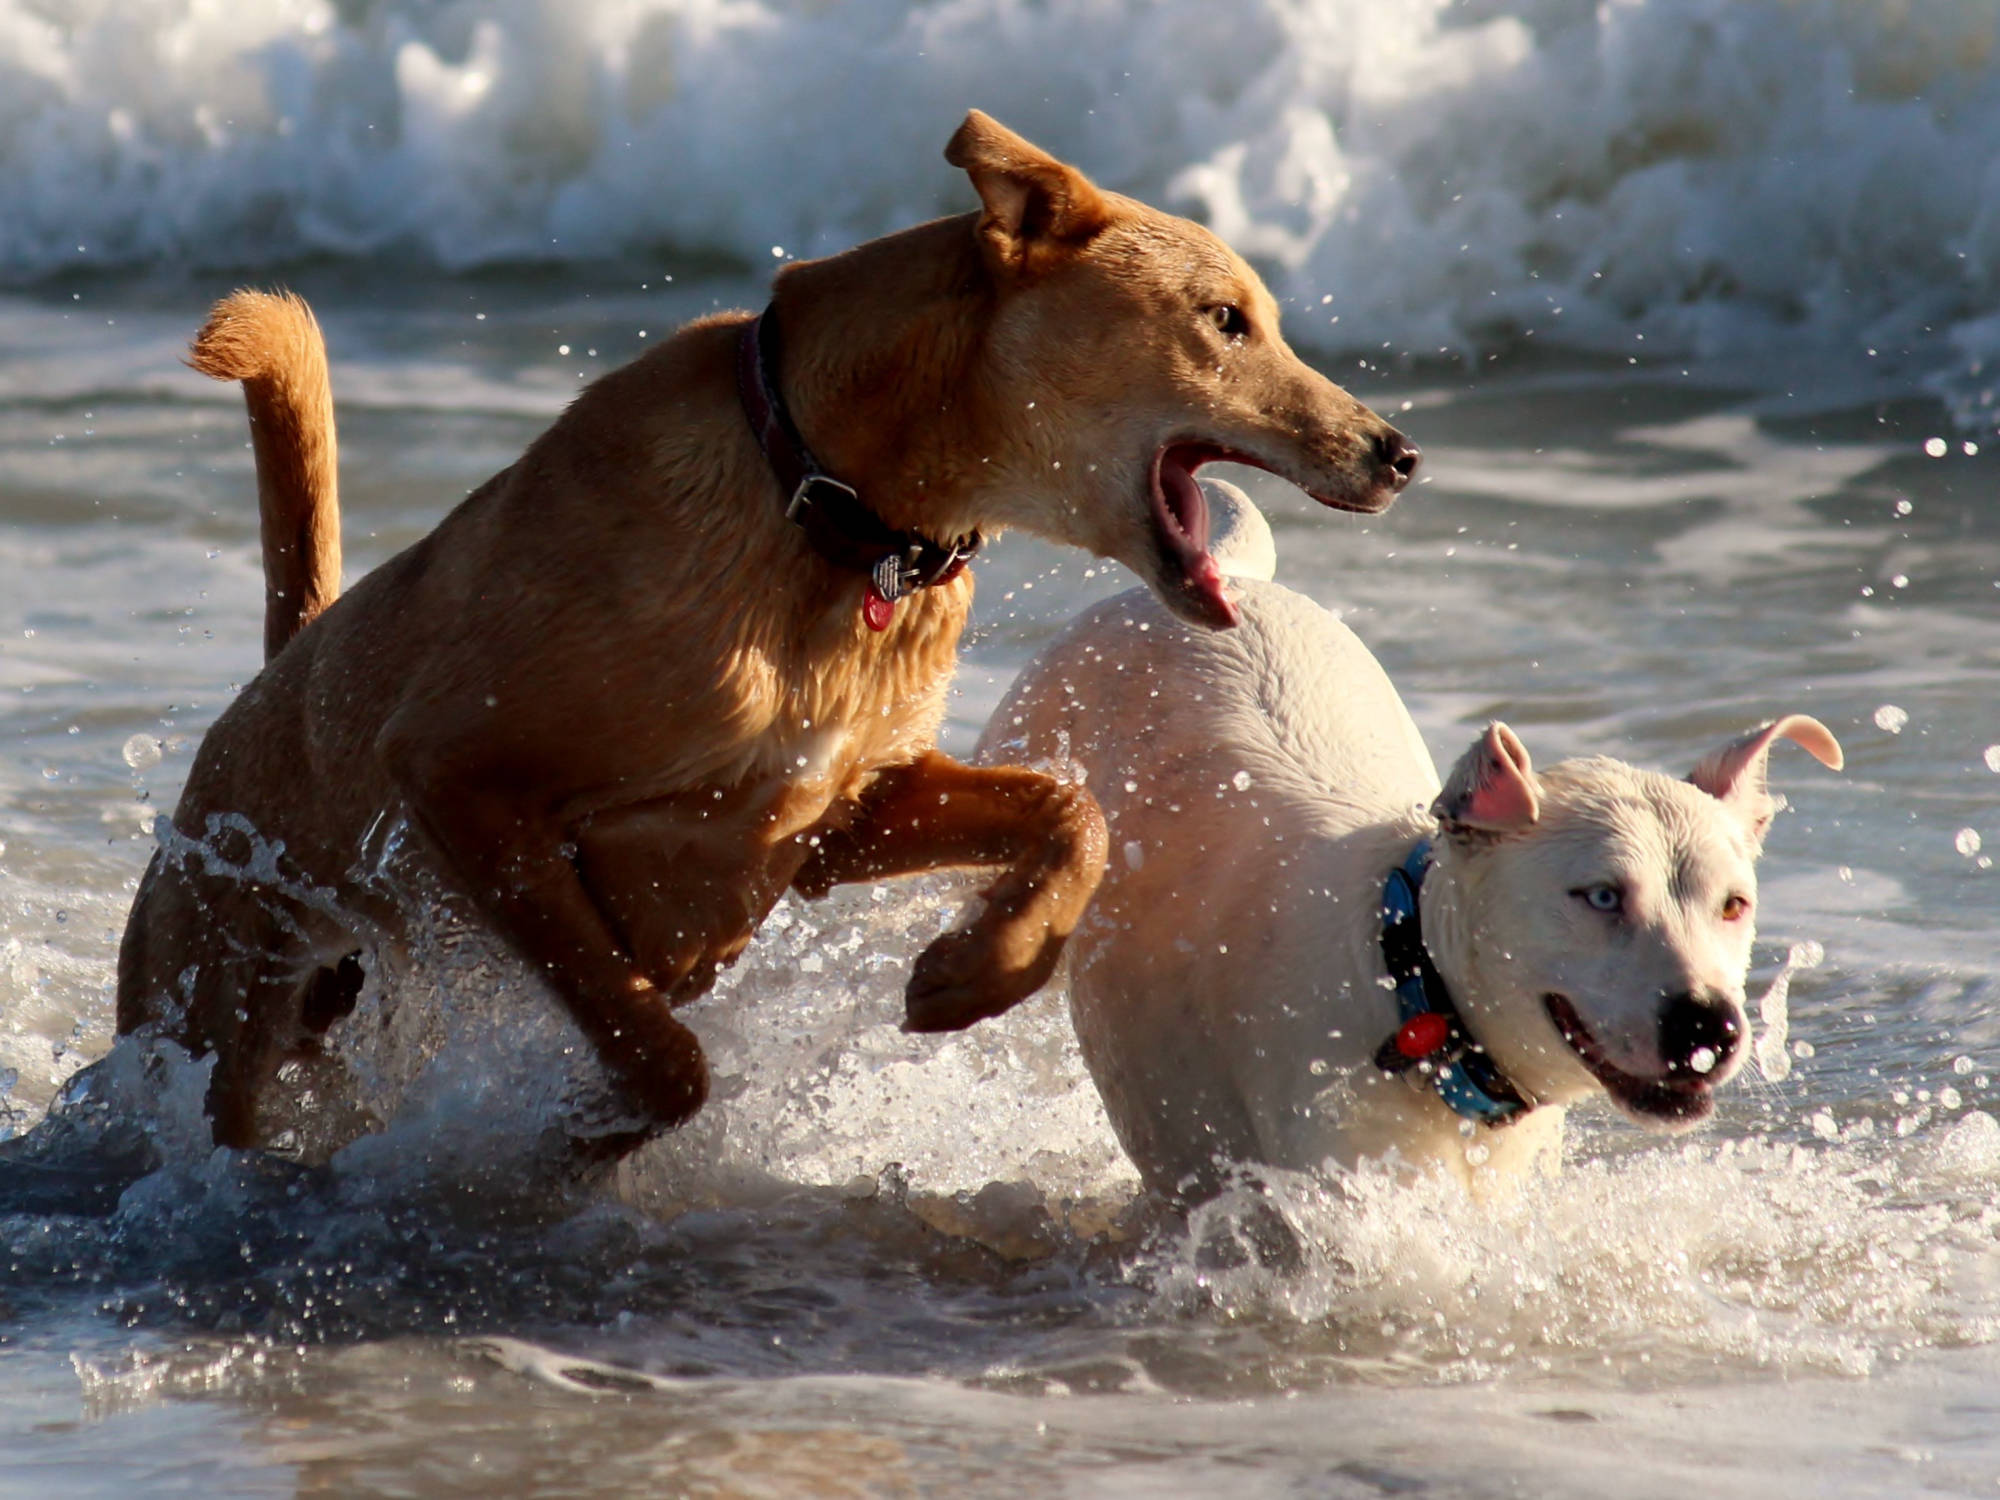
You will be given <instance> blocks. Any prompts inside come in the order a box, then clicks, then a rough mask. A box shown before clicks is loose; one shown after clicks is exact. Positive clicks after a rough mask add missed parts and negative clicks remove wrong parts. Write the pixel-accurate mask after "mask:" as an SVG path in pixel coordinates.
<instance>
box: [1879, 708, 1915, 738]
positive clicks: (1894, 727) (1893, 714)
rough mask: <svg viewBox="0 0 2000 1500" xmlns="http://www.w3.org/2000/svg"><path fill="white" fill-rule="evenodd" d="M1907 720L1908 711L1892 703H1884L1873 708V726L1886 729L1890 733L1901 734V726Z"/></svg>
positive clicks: (1907, 721) (1908, 717) (1908, 716)
mask: <svg viewBox="0 0 2000 1500" xmlns="http://www.w3.org/2000/svg"><path fill="white" fill-rule="evenodd" d="M1909 722H1910V715H1909V711H1908V710H1907V709H1901V708H1898V707H1896V705H1895V704H1893V703H1885V704H1883V705H1882V706H1881V707H1880V708H1878V709H1876V710H1875V727H1876V728H1877V729H1886V730H1888V732H1889V733H1891V734H1901V733H1902V732H1903V726H1904V725H1905V724H1907V723H1909Z"/></svg>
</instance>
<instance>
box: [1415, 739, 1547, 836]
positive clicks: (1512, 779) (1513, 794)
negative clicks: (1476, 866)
mask: <svg viewBox="0 0 2000 1500" xmlns="http://www.w3.org/2000/svg"><path fill="white" fill-rule="evenodd" d="M1431 812H1432V813H1433V814H1435V815H1436V816H1437V817H1438V818H1439V819H1440V820H1441V821H1443V822H1444V823H1446V824H1448V825H1450V826H1452V827H1454V828H1474V829H1478V830H1479V831H1480V832H1482V833H1514V832H1518V831H1519V830H1520V829H1523V828H1527V827H1530V826H1531V825H1532V824H1533V823H1534V822H1535V820H1536V819H1537V818H1539V817H1541V815H1542V797H1541V793H1540V792H1539V791H1537V790H1536V788H1535V768H1534V766H1533V765H1532V764H1531V763H1530V762H1529V760H1528V747H1527V746H1525V745H1523V744H1522V743H1521V740H1520V736H1518V735H1516V734H1515V733H1514V731H1513V730H1511V729H1509V728H1508V727H1507V726H1506V725H1505V724H1502V723H1500V722H1499V721H1498V720H1495V721H1494V722H1493V723H1491V724H1488V725H1487V726H1486V733H1485V734H1484V735H1483V736H1481V738H1480V741H1479V743H1478V744H1476V745H1474V746H1473V747H1472V748H1471V749H1470V750H1468V751H1466V752H1465V754H1464V755H1462V756H1461V757H1459V762H1458V764H1457V765H1455V766H1453V767H1452V769H1451V775H1450V776H1449V777H1448V778H1446V780H1445V784H1444V790H1443V791H1442V792H1439V793H1438V798H1437V801H1435V802H1433V803H1432V804H1431Z"/></svg>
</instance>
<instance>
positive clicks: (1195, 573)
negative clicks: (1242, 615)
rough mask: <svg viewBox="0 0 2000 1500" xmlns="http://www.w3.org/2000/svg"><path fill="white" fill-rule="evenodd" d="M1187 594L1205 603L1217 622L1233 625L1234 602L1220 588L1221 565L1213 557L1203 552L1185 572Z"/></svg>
mask: <svg viewBox="0 0 2000 1500" xmlns="http://www.w3.org/2000/svg"><path fill="white" fill-rule="evenodd" d="M1187 586H1188V592H1189V593H1191V594H1193V595H1195V596H1196V597H1197V598H1199V599H1201V600H1202V601H1203V602H1204V603H1206V604H1207V605H1208V606H1209V608H1210V609H1212V610H1213V611H1214V613H1215V616H1216V618H1217V619H1218V620H1222V621H1225V622H1227V623H1228V624H1230V625H1234V624H1235V623H1236V620H1237V614H1236V604H1235V601H1234V600H1232V599H1231V598H1230V597H1229V594H1228V593H1227V591H1225V590H1224V588H1223V587H1222V565H1221V564H1220V563H1218V562H1217V561H1216V560H1215V559H1214V557H1212V556H1211V555H1209V554H1208V553H1206V552H1204V553H1202V555H1201V556H1200V557H1199V558H1197V559H1195V561H1194V562H1193V563H1192V564H1191V565H1190V566H1189V568H1188V570H1187Z"/></svg>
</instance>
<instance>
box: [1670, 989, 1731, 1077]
mask: <svg viewBox="0 0 2000 1500" xmlns="http://www.w3.org/2000/svg"><path fill="white" fill-rule="evenodd" d="M1742 1043H1743V1023H1742V1022H1741V1021H1740V1020H1738V1019H1737V1015H1736V1007H1735V1006H1734V1005H1731V1004H1729V1003H1728V1002H1727V1001H1722V1000H1701V999H1697V998H1696V997H1695V996H1693V995H1670V996H1668V997H1667V1002H1666V1004H1664V1005H1662V1006H1661V1007H1660V1058H1661V1060H1662V1061H1663V1062H1665V1063H1666V1065H1667V1072H1668V1073H1669V1074H1670V1075H1674V1076H1679V1077H1690V1076H1691V1077H1695V1078H1705V1077H1707V1076H1708V1075H1709V1074H1711V1073H1713V1072H1715V1071H1716V1070H1717V1069H1718V1068H1720V1067H1721V1066H1722V1065H1723V1064H1724V1063H1726V1062H1728V1061H1729V1059H1730V1058H1732V1057H1734V1056H1735V1055H1736V1049H1737V1048H1738V1047H1739V1046H1741V1045H1742Z"/></svg>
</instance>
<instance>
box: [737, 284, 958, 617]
mask: <svg viewBox="0 0 2000 1500" xmlns="http://www.w3.org/2000/svg"><path fill="white" fill-rule="evenodd" d="M779 355H780V348H779V343H778V321H777V319H776V318H774V317H772V316H771V311H770V309H769V308H766V309H765V310H764V311H763V312H761V313H759V314H758V315H757V316H756V317H755V318H752V319H751V320H750V322H749V323H747V324H746V325H745V326H744V329H743V336H742V338H741V339H739V340H738V342H737V346H736V389H737V394H738V395H739V396H740V397H741V399H742V402H743V414H744V415H745V416H746V417H748V418H749V421H750V431H751V433H752V434H753V435H754V436H755V437H756V439H757V446H758V447H759V448H760V449H762V450H763V453H764V460H765V462H766V463H768V464H770V466H771V472H772V473H773V474H774V475H776V476H777V480H778V486H779V490H780V492H781V493H782V495H783V496H784V500H785V519H786V520H788V521H790V522H792V523H793V524H794V525H795V526H797V527H798V528H799V530H801V531H802V532H804V533H805V537H806V541H807V542H808V543H809V544H810V545H811V546H812V549H813V551H815V552H817V553H818V554H819V555H820V556H821V557H823V558H825V559H826V560H827V561H828V562H830V563H832V564H833V565H834V566H835V567H839V568H847V569H851V570H853V571H855V572H859V573H866V574H867V575H868V579H869V588H870V591H871V592H872V593H873V594H874V596H875V598H876V599H877V600H879V601H881V602H882V603H885V604H889V605H893V604H894V603H895V602H896V601H897V600H898V599H900V598H902V597H903V596H904V595H905V594H909V593H913V592H915V591H916V590H917V589H922V588H932V587H935V586H936V585H938V584H941V583H949V582H950V581H951V580H952V579H954V578H956V577H957V576H958V575H959V574H960V573H961V572H963V571H964V569H965V565H966V563H967V562H968V561H970V560H971V558H972V555H973V553H975V552H977V551H978V550H979V544H980V536H979V533H978V532H976V531H975V532H973V533H972V535H971V536H969V537H961V538H959V539H958V540H956V541H953V542H948V543H947V542H936V541H933V540H931V538H929V537H927V536H925V535H923V534H922V533H921V532H916V531H898V530H896V529H895V528H893V527H891V526H890V525H888V524H887V523H886V522H885V521H883V520H882V518H881V517H880V516H878V515H876V514H875V512H874V511H872V510H870V509H869V508H868V507H867V505H866V504H865V503H863V501H862V499H861V496H860V495H859V494H858V493H857V492H856V491H855V489H854V487H853V486H852V485H848V484H843V483H841V482H840V481H839V480H838V479H835V478H834V477H833V476H832V475H830V474H828V473H826V472H825V471H824V470H823V469H821V468H820V465H819V460H818V459H816V458H814V457H813V453H812V449H810V448H808V447H807V446H806V441H805V439H804V438H803V437H801V436H800V435H799V429H798V427H797V425H796V424H795V423H794V422H793V421H792V415H791V413H790V412H789V411H788V410H786V408H785V398H784V395H783V393H782V392H781V391H780V390H779V389H778V378H777V376H778V363H779ZM875 619H876V616H875V613H874V612H873V611H871V613H870V618H869V623H870V624H871V625H872V624H875ZM882 619H883V623H885V624H886V623H887V617H886V615H883V616H882ZM876 628H878V629H879V628H881V627H880V626H879V625H878V626H877V627H876Z"/></svg>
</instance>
